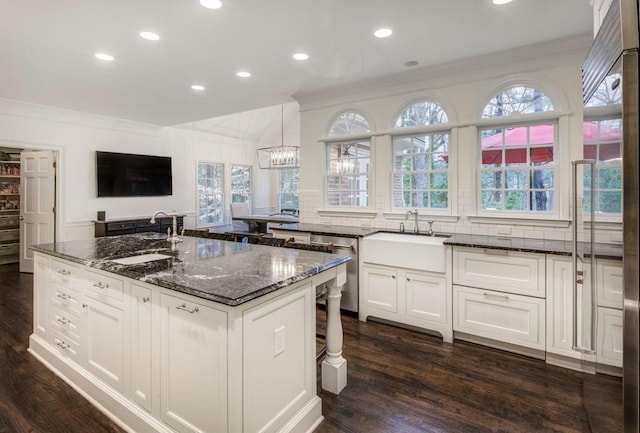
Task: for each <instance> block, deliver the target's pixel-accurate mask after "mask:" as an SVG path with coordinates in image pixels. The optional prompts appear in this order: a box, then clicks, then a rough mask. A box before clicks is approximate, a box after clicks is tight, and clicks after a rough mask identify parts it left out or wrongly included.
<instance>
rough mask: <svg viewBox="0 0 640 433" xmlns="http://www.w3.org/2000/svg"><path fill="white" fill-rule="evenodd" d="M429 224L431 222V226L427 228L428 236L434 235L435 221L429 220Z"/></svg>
mask: <svg viewBox="0 0 640 433" xmlns="http://www.w3.org/2000/svg"><path fill="white" fill-rule="evenodd" d="M427 224H429V228H428V229H427V236H433V228H432V226H433V221H427Z"/></svg>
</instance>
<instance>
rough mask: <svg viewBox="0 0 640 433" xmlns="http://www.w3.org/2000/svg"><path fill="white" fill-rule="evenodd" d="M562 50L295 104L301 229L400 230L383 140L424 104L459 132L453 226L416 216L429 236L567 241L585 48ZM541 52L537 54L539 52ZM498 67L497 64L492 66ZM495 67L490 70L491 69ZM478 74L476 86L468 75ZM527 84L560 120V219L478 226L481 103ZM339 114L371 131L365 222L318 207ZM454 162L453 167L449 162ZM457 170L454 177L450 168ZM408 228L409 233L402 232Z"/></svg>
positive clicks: (605, 238) (611, 228)
mask: <svg viewBox="0 0 640 433" xmlns="http://www.w3.org/2000/svg"><path fill="white" fill-rule="evenodd" d="M574 45H575V46H573V45H571V44H570V45H567V49H566V51H565V52H564V53H562V54H561V53H559V52H553V50H550V51H549V53H550V54H549V55H546V54H544V52H543V53H542V54H540V53H538V55H537V56H527V58H522V59H517V60H516V61H511V62H510V61H508V59H507V58H502V60H501V61H500V60H498V61H497V62H495V63H494V65H493V68H491V67H487V66H486V64H478V66H477V67H474V65H473V64H466V65H457V67H458V69H456V70H455V71H454V70H452V71H451V73H450V77H449V78H446V77H445V78H442V77H443V76H446V71H441V72H442V73H441V74H440V76H439V77H438V78H437V79H432V80H430V79H429V78H428V72H425V75H426V78H425V80H423V81H422V82H414V83H410V84H405V83H400V84H398V85H397V86H396V87H393V86H389V87H387V88H385V89H374V90H372V91H370V92H359V93H357V94H351V95H349V94H347V95H345V96H339V95H337V96H336V95H333V96H332V97H331V98H327V99H326V100H322V99H314V100H310V101H300V105H301V145H302V164H301V180H300V183H301V192H300V197H301V199H300V208H301V220H302V221H303V222H307V223H318V224H324V225H342V226H356V227H358V226H365V227H368V226H372V227H379V228H393V229H397V228H398V227H399V223H400V221H403V220H404V215H403V214H400V213H395V214H393V213H392V208H391V203H390V197H391V193H390V184H391V181H390V171H391V138H390V136H389V135H385V131H386V132H388V131H389V130H390V128H391V123H392V121H393V119H394V118H395V117H396V116H397V114H398V112H399V110H401V109H402V107H404V106H406V105H407V104H408V103H409V102H410V101H412V100H414V99H418V98H429V99H431V100H435V101H436V102H438V103H439V104H440V105H441V106H442V107H443V108H444V109H445V110H446V111H447V113H448V114H449V117H450V121H451V123H453V124H456V125H459V127H457V128H454V130H453V133H452V139H451V148H452V151H451V153H452V160H451V163H452V165H453V166H452V169H453V173H457V177H455V176H454V177H453V178H451V179H450V184H451V185H452V188H451V196H450V197H451V201H452V203H453V209H452V212H451V213H452V215H453V216H454V218H450V217H449V218H447V217H442V216H441V215H437V214H432V215H430V214H429V211H428V210H425V211H421V221H423V222H422V229H424V228H425V227H426V223H425V222H424V221H426V220H435V221H436V223H435V224H434V229H435V230H436V231H440V232H448V233H472V234H490V235H509V236H517V237H533V238H546V239H558V240H565V239H567V240H569V239H570V236H571V234H570V231H569V219H570V217H571V215H570V207H569V192H570V176H569V173H570V167H571V165H570V161H571V160H572V159H581V158H582V86H581V65H582V59H583V58H584V56H585V55H586V50H587V48H588V45H585V44H584V43H579V44H574ZM538 48H540V47H538ZM498 59H499V58H498ZM496 66H497V67H496ZM474 71H477V74H476V75H477V77H478V78H476V79H473V78H471V76H470V75H471V74H472V73H473V72H474ZM509 83H512V84H515V83H527V84H531V85H536V86H537V87H540V88H541V89H542V90H544V91H545V92H546V93H547V94H548V95H549V96H550V97H551V98H552V100H553V101H554V102H555V103H556V109H558V110H559V111H560V112H561V115H560V119H559V130H560V137H559V154H558V155H557V158H558V159H559V161H560V164H561V166H560V169H559V170H558V177H557V179H556V181H557V183H558V188H559V191H560V194H559V195H560V196H559V197H557V198H556V199H557V203H558V206H559V211H560V212H559V215H558V216H557V218H556V221H539V220H536V221H515V220H513V219H511V220H508V219H504V220H495V219H494V220H486V219H485V220H482V221H481V220H480V219H479V218H474V217H476V216H477V209H476V198H475V197H476V186H475V185H476V173H477V171H476V164H475V160H476V159H475V158H476V148H477V132H476V131H477V129H476V127H475V126H474V123H476V122H477V120H478V119H479V118H480V113H481V110H482V107H483V105H484V103H486V102H487V100H488V99H489V98H490V97H491V96H493V95H494V94H495V93H497V89H498V88H500V86H503V85H505V84H509ZM344 110H357V111H359V112H361V113H362V114H364V115H365V116H366V117H367V118H368V120H369V121H370V122H371V123H372V124H373V125H372V127H373V130H374V131H376V133H375V134H374V137H373V139H372V148H373V151H372V153H373V156H372V165H373V169H372V170H373V173H372V175H373V176H372V182H373V190H372V196H371V198H370V201H371V208H370V209H369V211H371V212H370V214H365V215H358V214H357V213H352V214H349V213H337V212H334V211H335V208H332V209H326V208H325V206H324V163H325V162H324V161H325V145H324V143H323V142H321V141H320V140H321V139H322V138H323V137H325V136H326V131H327V129H328V127H329V124H330V123H331V120H332V118H333V117H334V116H335V115H336V114H337V113H339V112H341V111H344ZM454 157H455V159H454ZM456 165H457V169H456V168H455V167H454V166H456ZM409 227H412V226H411V225H409ZM606 229H608V230H604V231H602V230H601V231H599V232H598V236H599V238H598V239H597V240H598V241H599V242H611V241H613V242H618V241H621V237H620V230H621V227H620V225H619V224H612V225H611V224H610V225H607V226H606Z"/></svg>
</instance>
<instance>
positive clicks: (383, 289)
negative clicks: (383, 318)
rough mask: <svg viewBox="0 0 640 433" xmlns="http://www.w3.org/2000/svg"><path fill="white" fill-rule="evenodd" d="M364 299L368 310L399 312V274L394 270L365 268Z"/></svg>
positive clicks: (363, 270)
mask: <svg viewBox="0 0 640 433" xmlns="http://www.w3.org/2000/svg"><path fill="white" fill-rule="evenodd" d="M362 275H363V279H362V281H363V285H364V290H363V292H364V299H363V300H362V301H361V302H363V303H364V304H365V306H366V307H367V308H372V309H376V310H383V311H388V312H391V313H397V312H398V272H397V271H396V270H394V269H388V268H378V267H375V266H366V265H365V266H363V267H362Z"/></svg>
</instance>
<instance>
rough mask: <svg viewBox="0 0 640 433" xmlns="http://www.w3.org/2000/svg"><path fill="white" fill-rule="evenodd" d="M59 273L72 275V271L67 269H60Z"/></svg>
mask: <svg viewBox="0 0 640 433" xmlns="http://www.w3.org/2000/svg"><path fill="white" fill-rule="evenodd" d="M58 273H59V274H62V275H64V276H65V277H66V276H69V275H71V271H67V270H66V269H58Z"/></svg>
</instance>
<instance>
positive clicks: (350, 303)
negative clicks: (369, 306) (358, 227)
mask: <svg viewBox="0 0 640 433" xmlns="http://www.w3.org/2000/svg"><path fill="white" fill-rule="evenodd" d="M310 243H312V244H333V254H339V255H341V256H349V257H351V260H350V261H349V262H347V282H346V283H345V285H344V286H343V287H342V299H341V301H340V308H342V309H343V310H347V311H353V312H354V313H357V312H358V239H357V238H345V237H338V236H324V235H311V239H310Z"/></svg>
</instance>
